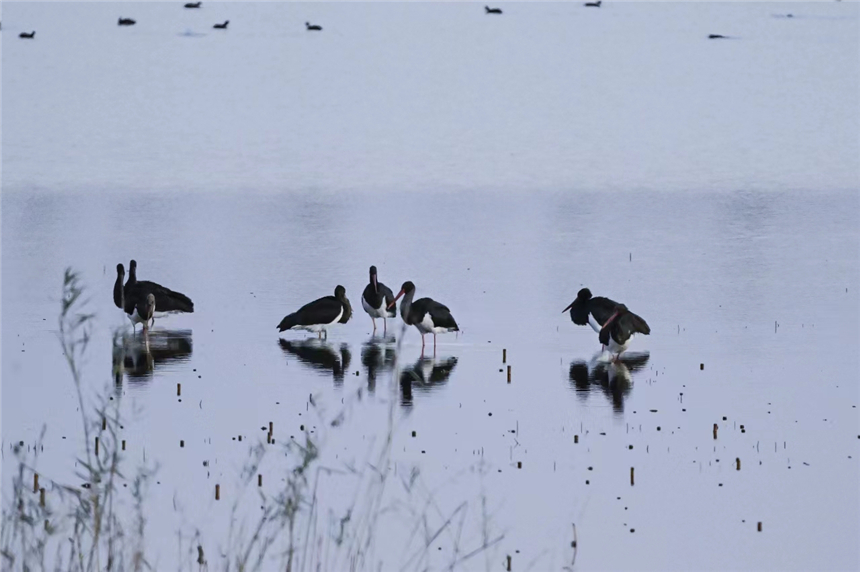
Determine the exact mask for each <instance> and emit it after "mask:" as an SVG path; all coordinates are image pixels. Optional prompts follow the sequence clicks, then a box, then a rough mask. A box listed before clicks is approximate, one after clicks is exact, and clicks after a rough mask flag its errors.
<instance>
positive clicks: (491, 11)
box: [484, 6, 502, 14]
mask: <svg viewBox="0 0 860 572" xmlns="http://www.w3.org/2000/svg"><path fill="white" fill-rule="evenodd" d="M484 10H486V12H487V14H501V13H502V9H501V8H490V7H489V6H484Z"/></svg>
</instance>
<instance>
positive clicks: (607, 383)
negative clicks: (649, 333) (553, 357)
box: [570, 352, 651, 413]
mask: <svg viewBox="0 0 860 572" xmlns="http://www.w3.org/2000/svg"><path fill="white" fill-rule="evenodd" d="M650 357H651V356H650V354H649V353H648V352H625V353H623V354H621V356H620V358H619V359H617V360H612V359H607V354H605V353H603V352H598V353H596V354H595V355H594V356H593V357H592V358H591V361H589V362H586V361H585V360H574V361H573V362H571V364H570V383H571V385H572V386H573V388H574V389H576V393H577V395H578V396H579V397H580V398H581V399H587V398H588V394H589V392H591V391H592V390H597V389H600V391H602V392H603V394H604V395H606V397H607V399H609V401H610V402H612V409H613V410H614V411H615V412H616V413H623V412H624V399H625V398H626V397H627V396H628V395H629V394H630V389H631V387H632V386H633V378H632V374H634V373H636V372H637V371H639V370H641V369H643V368H644V367H645V365H646V364H647V363H648V359H649V358H650Z"/></svg>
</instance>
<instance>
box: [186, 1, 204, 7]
mask: <svg viewBox="0 0 860 572" xmlns="http://www.w3.org/2000/svg"><path fill="white" fill-rule="evenodd" d="M200 4H202V2H189V3H188V4H186V5H185V7H186V8H199V7H200Z"/></svg>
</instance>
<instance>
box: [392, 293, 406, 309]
mask: <svg viewBox="0 0 860 572" xmlns="http://www.w3.org/2000/svg"><path fill="white" fill-rule="evenodd" d="M404 292H405V290H401V291H400V292H398V293H397V296H395V297H394V302H392V303H391V304H389V305H388V309H389V310H390V309H391V308H393V307H394V305H395V304H397V301H398V300H400V297H401V296H403V293H404Z"/></svg>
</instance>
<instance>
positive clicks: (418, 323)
mask: <svg viewBox="0 0 860 572" xmlns="http://www.w3.org/2000/svg"><path fill="white" fill-rule="evenodd" d="M401 296H403V301H402V302H401V303H400V316H401V317H402V318H403V321H404V322H405V323H406V325H408V326H415V327H416V328H417V329H418V331H419V332H421V353H422V354H423V353H424V334H433V353H436V334H444V333H447V332H457V331H459V330H460V328H459V327H457V322H456V321H455V320H454V316H452V315H451V310H449V309H448V307H447V306H445V305H444V304H440V303H439V302H437V301H435V300H432V299H430V298H420V299H418V300H415V301H414V302H413V301H412V298H414V297H415V284H413V283H412V282H409V281H407V282H404V283H403V286H402V287H401V288H400V292H399V293H398V294H397V296H396V297H395V298H394V301H393V302H391V303H390V304H389V305H388V307H389V308H393V307H394V305H395V304H396V303H397V300H399V299H400V297H401Z"/></svg>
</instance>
